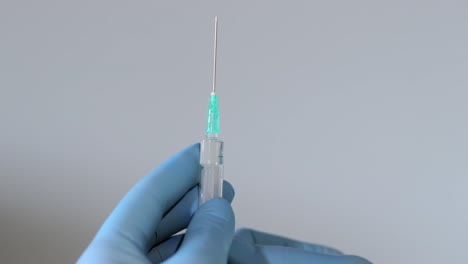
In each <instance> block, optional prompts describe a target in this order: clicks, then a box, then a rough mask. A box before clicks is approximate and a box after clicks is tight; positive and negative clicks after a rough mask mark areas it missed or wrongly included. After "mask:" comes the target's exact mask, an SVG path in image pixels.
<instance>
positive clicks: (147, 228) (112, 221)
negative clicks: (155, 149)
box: [78, 144, 234, 264]
mask: <svg viewBox="0 0 468 264" xmlns="http://www.w3.org/2000/svg"><path fill="white" fill-rule="evenodd" d="M199 154H200V146H199V144H196V145H192V146H190V147H188V148H186V149H185V150H183V151H181V152H179V153H178V154H176V155H175V156H173V157H172V158H170V159H169V160H167V161H166V162H164V163H163V164H162V165H161V166H159V167H158V168H156V169H154V170H153V171H152V172H150V173H149V174H148V175H147V176H145V177H144V178H143V179H141V180H140V181H139V182H138V183H137V184H136V185H135V186H134V187H133V188H132V189H131V190H130V191H129V192H128V193H127V194H126V195H125V197H124V198H123V199H122V201H121V202H120V203H119V204H118V205H117V207H116V208H115V209H114V211H113V212H112V213H111V215H110V216H109V218H108V219H107V220H106V221H105V223H104V224H103V226H102V227H101V229H100V230H99V232H98V233H97V234H96V236H95V238H94V239H93V241H92V242H91V244H90V245H89V246H88V248H87V249H86V250H85V252H84V253H83V255H82V256H81V257H80V259H79V260H78V263H137V264H139V263H158V262H162V261H163V260H166V259H167V263H176V264H178V263H206V264H218V263H226V261H227V259H228V252H229V246H230V245H231V241H232V238H233V235H234V213H233V211H232V208H231V206H230V204H229V202H230V201H232V198H233V196H234V190H233V188H232V186H231V185H230V184H229V183H227V182H225V184H224V188H223V194H224V198H225V199H227V200H228V201H229V202H228V201H226V200H225V199H222V198H217V199H212V200H210V201H208V202H207V203H205V204H204V205H203V206H201V207H200V209H198V187H197V183H198V177H199V172H200V165H199ZM197 209H198V210H197ZM185 228H187V231H186V233H185V235H176V236H173V235H174V234H176V233H178V232H179V231H181V230H183V229H185ZM182 238H183V240H182Z"/></svg>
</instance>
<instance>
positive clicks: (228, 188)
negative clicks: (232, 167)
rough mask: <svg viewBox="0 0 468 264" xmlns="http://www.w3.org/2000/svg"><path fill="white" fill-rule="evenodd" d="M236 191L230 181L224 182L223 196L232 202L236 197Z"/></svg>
mask: <svg viewBox="0 0 468 264" xmlns="http://www.w3.org/2000/svg"><path fill="white" fill-rule="evenodd" d="M235 194H236V192H235V191H234V187H233V186H232V184H231V183H230V182H228V181H224V182H223V198H224V199H226V200H228V201H229V202H232V200H233V199H234V196H235Z"/></svg>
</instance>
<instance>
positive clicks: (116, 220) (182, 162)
mask: <svg viewBox="0 0 468 264" xmlns="http://www.w3.org/2000/svg"><path fill="white" fill-rule="evenodd" d="M199 155H200V145H199V144H194V145H192V146H190V147H188V148H186V149H184V150H182V151H180V152H179V153H177V154H175V155H174V156H172V157H171V158H169V159H168V160H166V161H165V162H164V163H163V164H161V165H160V166H159V167H157V168H156V169H154V170H153V171H151V172H150V173H149V174H148V175H146V176H145V177H143V178H142V179H141V180H140V181H139V182H138V183H137V184H136V185H135V186H134V187H133V188H132V189H131V190H130V191H129V192H128V193H127V194H126V195H125V196H124V198H123V199H122V200H121V201H120V203H119V204H118V205H117V207H116V208H115V209H114V211H113V212H112V213H111V215H110V216H109V218H108V219H107V220H106V222H105V223H104V225H103V226H102V227H101V229H100V230H99V232H98V234H97V235H96V238H95V239H97V240H99V239H105V240H108V241H109V240H111V241H116V242H118V243H120V244H121V245H122V244H125V243H129V244H130V245H129V246H136V247H138V248H139V249H141V250H144V252H146V251H147V250H149V247H150V246H151V245H152V244H153V242H154V241H155V239H156V235H155V232H156V229H157V226H158V224H159V222H160V221H161V219H162V217H163V216H164V214H165V213H166V212H167V211H168V210H169V209H170V208H171V207H172V206H173V205H174V204H176V202H177V201H178V200H179V199H181V198H182V197H183V195H184V194H185V193H186V192H187V191H189V190H190V189H191V188H192V187H194V186H195V185H196V184H197V182H198V176H199V169H200V167H199V166H200V165H199Z"/></svg>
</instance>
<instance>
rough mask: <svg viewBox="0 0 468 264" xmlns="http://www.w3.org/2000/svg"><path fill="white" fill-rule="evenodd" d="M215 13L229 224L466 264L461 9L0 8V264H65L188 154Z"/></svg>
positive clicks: (437, 5) (55, 4) (196, 4)
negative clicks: (145, 179)
mask: <svg viewBox="0 0 468 264" xmlns="http://www.w3.org/2000/svg"><path fill="white" fill-rule="evenodd" d="M214 15H218V16H219V68H218V84H219V86H218V89H219V96H220V104H221V115H222V130H223V133H222V137H223V139H224V141H225V177H226V179H227V180H229V181H230V182H232V183H233V185H234V186H235V188H236V198H235V201H234V203H233V207H234V210H235V213H236V219H237V226H238V227H241V226H248V227H252V228H256V229H259V230H263V231H267V232H273V233H277V234H282V235H285V236H289V237H292V238H296V239H301V240H306V241H310V242H317V243H321V244H326V245H330V246H334V247H336V248H339V249H341V250H343V251H344V252H346V253H350V254H356V255H361V256H364V257H367V258H368V259H370V260H371V261H373V262H375V263H382V264H384V263H385V264H393V263H425V264H430V263H466V262H467V259H468V250H467V248H466V246H467V245H468V227H467V223H468V204H467V200H468V192H467V188H468V162H467V157H468V136H467V135H468V118H467V114H468V104H467V98H468V90H467V89H468V2H467V1H465V0H460V1H442V0H440V1H408V0H405V1H374V0H357V1H347V0H332V1H329V0H327V1H325V0H323V1H322V0H321V1H214V0H213V1H154V0H153V1H149V0H145V1H142V0H141V1H140V0H137V1H123V0H112V1H111V0H92V1H91V0H80V1H59V0H57V1H51V0H43V1H32V0H30V1H13V0H1V2H0V89H1V90H0V256H1V257H0V262H1V263H72V262H74V261H75V260H76V259H77V258H78V256H79V255H80V254H81V252H82V251H83V250H84V249H85V247H86V246H87V244H88V243H89V241H90V240H91V239H92V237H93V235H94V234H95V232H96V231H97V229H98V228H99V226H100V225H101V223H102V222H103V220H104V219H105V218H106V216H107V215H108V214H109V213H110V212H111V210H112V208H113V207H114V206H115V205H116V203H117V202H118V201H119V199H120V198H121V197H122V196H123V195H124V194H125V193H126V191H127V190H129V188H131V186H132V185H133V184H134V183H135V182H136V181H138V179H140V178H141V177H142V176H143V175H145V174H146V173H147V172H148V171H149V170H150V169H152V168H153V167H155V166H156V165H157V164H159V163H160V162H162V161H163V160H164V159H166V158H167V157H169V156H170V155H172V154H173V153H175V152H176V151H178V150H180V149H182V148H184V147H186V146H187V145H189V144H192V143H194V142H197V141H199V140H200V139H201V138H202V137H203V132H204V126H205V116H206V109H207V103H208V98H209V92H210V85H211V67H212V38H213V17H214Z"/></svg>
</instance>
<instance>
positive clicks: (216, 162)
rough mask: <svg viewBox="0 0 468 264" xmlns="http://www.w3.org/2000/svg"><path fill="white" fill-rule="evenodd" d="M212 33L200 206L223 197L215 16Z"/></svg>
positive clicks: (216, 23)
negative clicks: (212, 44)
mask: <svg viewBox="0 0 468 264" xmlns="http://www.w3.org/2000/svg"><path fill="white" fill-rule="evenodd" d="M214 31H215V32H214V54H213V88H212V90H211V96H210V103H209V107H208V123H207V128H206V131H205V139H203V140H202V141H201V143H200V165H201V166H202V170H201V175H200V197H199V201H200V203H199V205H200V206H201V205H202V204H203V203H205V202H206V201H208V200H210V199H212V198H215V197H222V196H223V173H224V168H223V141H221V140H220V139H219V138H218V134H219V132H220V128H219V108H218V95H217V94H216V59H217V55H218V54H217V50H218V17H217V16H216V17H215V29H214Z"/></svg>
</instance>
